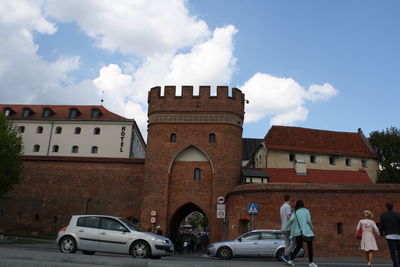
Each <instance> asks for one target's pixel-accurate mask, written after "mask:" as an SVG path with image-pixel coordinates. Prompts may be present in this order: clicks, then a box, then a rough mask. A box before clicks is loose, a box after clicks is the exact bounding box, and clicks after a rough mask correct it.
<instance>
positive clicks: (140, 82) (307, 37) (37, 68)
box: [0, 0, 400, 138]
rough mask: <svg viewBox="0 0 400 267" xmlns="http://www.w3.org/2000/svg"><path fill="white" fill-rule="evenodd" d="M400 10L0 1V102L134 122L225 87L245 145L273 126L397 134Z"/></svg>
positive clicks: (340, 4) (263, 2) (239, 1)
mask: <svg viewBox="0 0 400 267" xmlns="http://www.w3.org/2000/svg"><path fill="white" fill-rule="evenodd" d="M399 14H400V1H396V0H393V1H389V0H385V1H378V0H376V1H371V0H359V1H355V0H348V1H311V0H307V1H284V0H279V1H271V0H252V1H244V0H235V1H232V0H188V1H179V0H148V1H134V0H132V1H105V0H104V1H103V0H96V1H95V0H79V1H78V0H71V1H58V0H35V1H25V0H17V1H0V18H1V19H0V38H1V39H2V41H3V44H4V45H3V47H4V49H2V50H3V51H2V52H0V102H1V103H10V104H20V103H26V104H99V103H100V99H101V98H104V101H105V102H104V105H105V106H106V107H107V108H109V109H110V110H111V111H114V112H116V113H118V114H121V115H123V116H127V117H130V118H132V117H133V118H135V120H137V122H138V124H139V126H140V128H141V129H142V132H143V134H144V135H145V136H146V133H145V132H144V131H145V129H146V121H147V115H146V112H147V105H146V104H147V99H146V97H147V91H148V90H149V89H150V88H151V87H153V86H163V85H166V84H168V85H169V84H176V85H178V86H180V85H183V84H185V85H186V84H187V85H194V86H198V85H205V84H209V85H211V86H216V85H229V86H230V87H238V88H240V89H241V90H242V91H243V92H244V93H245V94H246V98H247V99H248V100H249V104H248V105H246V115H245V124H244V132H243V136H244V137H251V138H262V137H264V136H265V134H266V133H267V131H268V129H269V128H270V126H271V125H273V124H278V125H295V126H301V127H307V128H315V129H326V130H334V131H349V132H355V131H357V129H358V128H362V129H363V131H364V133H365V134H366V135H368V134H369V133H370V132H371V131H374V130H382V129H385V128H387V127H390V126H395V127H399V126H400V125H399V119H398V113H399V108H398V99H399V96H400V90H399V89H400V88H399V84H400V61H399V59H400V30H399V29H400V16H399Z"/></svg>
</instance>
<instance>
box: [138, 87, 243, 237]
mask: <svg viewBox="0 0 400 267" xmlns="http://www.w3.org/2000/svg"><path fill="white" fill-rule="evenodd" d="M175 89H176V88H175V86H166V87H165V90H164V92H165V93H164V96H161V95H160V91H161V88H160V87H155V88H152V89H151V90H150V92H149V98H148V103H149V111H148V119H149V121H148V136H147V152H146V155H147V158H146V163H145V181H144V184H143V188H144V192H143V195H144V198H143V202H142V205H141V206H142V209H141V210H142V212H141V223H142V226H143V229H148V228H150V227H154V226H155V225H159V226H160V227H161V229H162V231H163V232H164V233H165V234H166V235H169V236H171V238H174V237H175V236H176V233H177V231H178V228H179V224H180V222H181V221H182V219H183V218H185V217H186V216H187V215H188V214H190V213H191V212H193V211H199V212H201V213H203V214H204V215H205V216H206V217H207V219H208V223H209V228H210V239H211V240H219V239H221V238H223V229H224V228H223V227H224V224H223V220H222V219H217V214H216V204H217V202H216V201H217V198H218V196H221V195H222V196H225V195H226V193H227V192H229V191H230V190H231V189H232V188H233V187H234V186H236V185H238V184H239V183H240V174H241V161H242V124H243V115H244V94H243V93H242V92H241V91H240V90H238V89H236V88H233V89H232V96H228V87H223V86H218V87H217V96H210V87H209V86H201V87H200V90H199V95H198V96H194V95H193V87H192V86H183V87H182V96H177V95H176V90H175ZM151 211H156V216H155V218H156V223H155V224H151V223H150V213H151Z"/></svg>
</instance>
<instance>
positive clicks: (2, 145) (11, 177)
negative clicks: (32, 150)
mask: <svg viewBox="0 0 400 267" xmlns="http://www.w3.org/2000/svg"><path fill="white" fill-rule="evenodd" d="M21 172H22V138H21V136H20V134H19V133H18V131H17V129H16V128H15V126H14V125H13V124H12V123H11V122H10V121H8V120H7V119H6V117H5V116H4V115H3V114H2V113H0V199H2V198H4V197H5V196H6V194H7V193H8V192H9V191H10V190H12V188H13V186H14V185H15V184H18V183H19V182H20V181H21Z"/></svg>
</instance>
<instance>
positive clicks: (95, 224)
mask: <svg viewBox="0 0 400 267" xmlns="http://www.w3.org/2000/svg"><path fill="white" fill-rule="evenodd" d="M99 222H100V218H99V217H81V218H79V219H78V222H77V223H76V226H81V227H88V228H99Z"/></svg>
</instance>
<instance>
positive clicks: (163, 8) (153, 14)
mask: <svg viewBox="0 0 400 267" xmlns="http://www.w3.org/2000/svg"><path fill="white" fill-rule="evenodd" d="M46 12H47V14H48V15H49V16H51V17H53V18H55V19H57V20H59V21H63V22H70V21H72V22H76V23H77V24H78V25H79V26H80V27H81V28H82V29H83V31H85V33H86V34H87V35H89V36H91V37H93V38H94V39H96V40H97V44H98V46H99V47H101V48H103V49H108V50H111V51H115V50H119V51H121V52H122V53H133V54H140V55H153V54H157V53H162V54H164V53H173V52H175V51H176V50H177V49H180V48H184V47H188V46H191V45H193V44H195V43H197V42H199V41H200V40H203V39H204V38H206V37H207V36H208V35H209V30H208V26H207V24H206V23H205V22H204V21H202V20H199V19H197V18H196V17H194V16H190V15H189V11H188V10H187V8H186V7H185V1H183V0H168V1H166V0H146V1H144V0H140V1H130V0H122V1H109V0H86V1H82V0H68V1H57V0H49V1H48V4H47V6H46Z"/></svg>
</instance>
